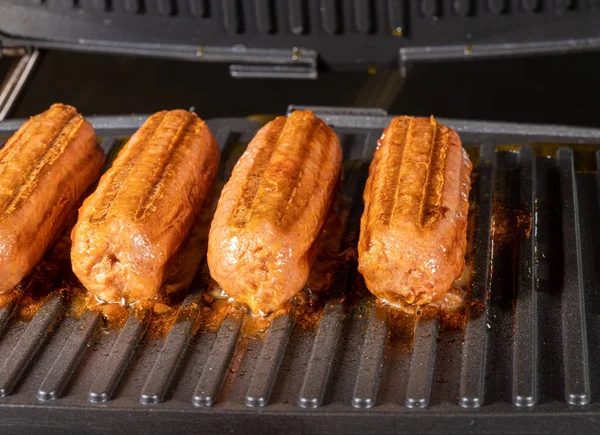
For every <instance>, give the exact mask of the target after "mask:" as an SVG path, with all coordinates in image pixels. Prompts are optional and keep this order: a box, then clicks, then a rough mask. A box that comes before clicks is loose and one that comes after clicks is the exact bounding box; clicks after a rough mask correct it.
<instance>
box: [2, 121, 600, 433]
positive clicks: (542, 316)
mask: <svg viewBox="0 0 600 435" xmlns="http://www.w3.org/2000/svg"><path fill="white" fill-rule="evenodd" d="M209 125H210V126H211V128H212V129H213V133H214V134H215V136H216V137H217V140H218V141H219V143H220V146H221V150H222V155H223V166H222V170H221V172H220V176H221V177H222V178H223V179H226V178H227V176H228V175H229V174H230V173H231V169H232V167H233V164H234V162H235V161H236V160H237V158H238V157H239V153H240V152H241V150H240V148H239V147H234V144H238V143H240V142H247V141H249V139H251V137H252V135H253V133H254V131H255V130H256V127H257V125H256V124H255V123H253V122H250V121H247V122H245V121H240V120H236V122H235V123H234V124H231V125H233V126H230V123H228V121H227V120H215V121H209ZM0 127H1V125H0ZM336 132H337V133H338V135H339V136H340V140H341V143H342V147H343V151H344V156H345V160H346V162H345V166H344V167H345V174H344V184H343V187H342V195H344V196H346V197H348V198H353V201H352V204H351V206H350V210H349V217H348V221H347V225H346V227H345V228H344V230H343V231H344V237H343V242H342V246H340V250H343V249H346V248H348V247H351V246H355V245H356V241H357V238H358V225H359V219H360V215H361V212H362V200H361V194H362V189H363V187H364V182H365V180H366V175H367V170H368V163H369V158H370V156H372V153H373V151H374V149H375V146H376V140H377V138H378V136H379V135H380V133H381V131H379V130H375V129H369V128H337V129H336ZM5 133H6V132H5V131H2V134H3V135H4V134H5ZM110 133H111V131H110V130H106V131H103V132H102V134H103V135H104V137H103V147H104V148H105V150H107V151H108V150H110V148H111V147H112V146H113V144H115V143H116V142H117V141H116V139H115V138H116V137H117V136H119V137H121V136H123V134H126V133H127V132H123V131H119V132H113V134H112V135H111V134H110ZM130 133H131V131H130V132H129V134H130ZM467 137H468V135H467ZM464 142H465V145H466V146H467V149H468V151H469V152H470V154H471V156H472V158H473V160H474V163H475V165H474V172H475V176H474V180H475V183H474V185H473V189H472V191H471V201H472V204H473V206H472V207H471V213H475V215H474V219H472V220H471V221H472V225H474V226H473V231H472V234H473V246H474V247H473V259H474V260H473V263H472V267H473V278H472V284H471V291H472V299H473V300H474V301H476V302H479V303H474V304H471V305H470V309H469V310H468V313H467V321H466V326H465V327H464V328H462V329H450V330H448V329H444V328H442V327H441V322H440V320H439V319H438V318H436V317H433V318H428V317H419V318H417V319H416V321H415V323H414V325H411V326H410V328H408V329H406V330H398V328H397V323H396V320H395V316H394V315H392V314H390V313H389V312H388V311H387V310H386V309H385V308H381V307H378V306H376V305H375V304H374V301H373V299H371V298H363V299H361V300H359V301H357V302H350V301H349V300H343V299H338V298H332V299H331V300H330V301H329V302H327V304H326V305H325V308H324V311H323V315H322V317H321V320H320V322H319V323H318V324H317V325H315V326H314V328H312V329H311V328H309V329H306V328H300V327H298V322H297V321H298V319H294V317H293V315H292V314H289V315H283V316H280V317H278V318H276V320H274V321H273V322H272V323H271V325H270V327H269V329H268V331H267V333H266V334H265V336H264V337H263V338H262V339H249V340H240V337H241V336H242V334H243V332H242V322H243V319H240V318H239V317H236V316H233V315H230V316H227V317H226V318H225V320H224V321H223V323H222V324H221V326H220V328H219V329H218V331H216V332H214V333H197V334H195V333H194V331H195V325H197V323H198V321H199V320H201V319H202V316H203V311H202V303H201V302H202V292H203V290H204V288H203V287H202V284H201V283H195V284H193V285H192V288H191V290H190V293H189V294H188V296H187V297H186V299H185V300H184V302H183V305H184V306H194V307H197V309H195V310H182V311H181V312H180V314H179V315H178V316H177V318H176V321H175V323H174V325H173V326H172V329H171V330H170V332H169V334H168V335H167V336H166V337H165V338H164V339H146V338H145V336H144V334H145V331H146V328H147V326H148V323H149V322H150V321H151V319H150V317H151V316H150V313H149V312H148V313H141V314H140V313H139V312H138V315H137V316H133V315H132V316H131V317H130V318H129V319H128V320H127V321H126V322H125V324H124V326H122V327H121V328H118V329H113V330H110V329H106V328H103V327H102V328H101V327H99V325H101V323H102V321H101V319H100V316H99V315H98V314H97V313H95V312H92V311H88V312H85V313H84V314H83V316H81V317H80V318H78V319H75V318H72V317H70V316H69V315H61V313H64V312H65V310H66V309H67V308H68V307H66V304H67V302H66V301H67V299H66V298H65V297H64V295H63V294H60V293H57V294H54V295H53V296H51V297H50V298H48V299H47V300H46V301H45V302H44V304H43V305H42V306H41V308H40V309H39V310H38V311H37V313H36V314H35V315H34V316H33V318H32V319H31V320H30V321H27V322H25V321H22V320H18V319H17V318H13V317H11V316H10V314H11V312H12V311H13V309H14V306H11V305H8V306H4V307H3V308H2V309H0V327H1V328H2V332H1V336H0V396H3V397H2V398H1V399H0V416H3V417H7V418H8V417H11V418H8V419H7V418H3V419H1V420H0V426H2V425H5V426H7V427H11V428H17V427H18V428H21V429H22V430H25V429H26V428H27V427H31V425H33V426H34V427H41V426H35V425H42V424H52V425H54V427H57V428H58V427H70V428H72V429H73V428H76V427H79V428H81V427H86V428H88V429H93V428H96V429H98V430H100V429H101V428H109V427H110V428H113V429H118V428H125V427H129V426H128V425H135V427H134V429H132V430H140V431H141V430H143V429H144V428H147V429H157V430H166V429H168V428H173V427H178V428H182V429H185V428H188V429H189V428H196V429H198V428H200V427H203V428H205V429H203V430H206V431H208V432H210V431H211V430H215V431H218V430H223V429H224V428H230V429H231V430H250V429H252V428H255V429H257V430H260V429H261V428H262V430H264V431H268V430H270V429H271V430H277V429H278V430H282V428H283V427H284V425H285V427H286V428H296V429H299V430H300V429H301V428H304V429H307V428H321V429H329V430H336V429H337V430H343V429H346V430H351V429H352V428H354V429H355V430H357V428H364V429H365V430H367V431H368V430H372V431H375V430H377V429H381V430H382V431H384V430H393V428H394V427H399V426H397V425H403V426H402V427H403V428H406V430H411V428H413V429H415V428H418V427H420V428H423V429H427V428H429V429H433V430H435V429H436V428H437V429H438V430H442V429H443V428H446V429H448V427H450V426H438V425H440V424H451V427H450V429H452V430H456V431H459V432H464V431H468V430H475V431H479V430H482V429H484V428H485V429H489V430H498V431H502V430H509V428H511V427H517V426H516V425H520V426H519V427H521V428H525V429H526V428H528V427H530V426H528V425H529V424H532V423H531V422H533V421H534V420H535V419H537V418H539V420H535V421H541V419H542V418H543V419H545V420H544V421H546V422H549V423H548V424H552V425H553V426H552V427H551V428H550V429H551V430H556V431H562V430H569V428H572V427H573V426H571V425H572V424H574V422H575V421H576V420H577V419H581V421H585V422H586V424H587V426H584V427H587V428H592V427H595V426H593V425H595V424H596V423H593V421H595V420H592V418H593V416H594V415H597V414H598V412H599V411H600V406H599V405H598V399H599V398H600V394H599V393H600V391H599V388H600V374H599V371H598V370H599V368H600V365H599V364H600V363H599V361H600V358H599V357H600V354H599V352H600V350H599V349H600V343H599V342H598V340H599V338H598V337H600V334H599V333H598V332H599V331H600V322H599V321H598V316H597V314H596V311H597V309H596V306H597V304H598V303H599V298H600V291H599V290H598V286H597V283H598V280H597V273H598V272H596V270H600V265H599V264H598V262H599V261H600V260H598V258H600V257H599V256H598V246H600V244H599V243H600V230H599V229H598V226H597V225H596V222H598V219H599V216H600V213H599V208H598V204H599V201H598V183H599V181H600V174H597V173H593V172H583V171H579V170H576V166H577V165H578V161H579V160H578V159H579V158H580V157H577V158H575V154H574V152H573V150H572V149H571V148H570V147H568V146H564V147H560V148H558V149H556V148H557V147H554V148H553V149H554V150H555V151H552V153H551V154H552V155H553V156H550V157H548V156H546V155H543V156H542V155H540V154H539V150H540V148H539V147H538V146H530V145H527V144H524V145H521V146H518V147H513V148H506V147H500V148H496V147H495V146H494V145H492V144H486V143H485V140H484V144H483V145H477V146H473V145H470V144H469V141H468V140H465V141H464ZM495 142H497V138H496V139H495ZM581 147H582V146H579V148H576V150H578V153H579V152H580V151H581ZM590 155H591V154H590ZM597 158H598V159H600V154H598V155H597ZM506 210H511V211H517V212H518V215H519V216H530V217H531V227H530V229H529V231H517V232H514V231H511V230H509V232H508V233H506V234H508V236H507V237H508V239H509V240H508V241H506V240H504V241H501V239H500V238H499V235H498V234H499V231H500V228H502V225H503V222H513V221H511V218H510V217H506V216H508V214H507V213H506ZM333 285H334V286H335V288H336V289H337V290H338V291H339V292H344V291H347V290H348V289H351V288H354V289H356V287H357V286H363V285H364V284H363V283H362V280H361V279H360V278H359V276H358V274H357V272H356V264H355V263H354V262H353V261H350V262H349V263H346V264H345V265H344V266H343V267H341V268H340V269H339V270H337V272H336V276H335V279H334V284H333ZM350 299H351V298H350ZM407 337H408V338H407ZM364 408H370V409H368V410H365V409H364ZM414 408H424V409H421V410H416V409H414ZM522 408H530V409H529V410H528V411H524V410H523V409H522ZM20 416H22V417H20ZM25 416H29V417H27V418H28V419H30V420H28V422H24V419H26V417H25ZM34 416H40V417H38V418H34ZM32 418H34V419H33V420H31V419H32ZM103 419H109V420H111V421H112V420H114V421H113V422H108V423H106V426H96V425H99V424H101V423H102V421H103ZM577 421H579V420H577ZM278 422H279V423H278ZM425 422H427V424H429V426H427V427H424V426H423V424H424V423H425ZM444 422H445V423H444ZM469 422H473V424H472V425H470V424H469ZM28 425H29V426H28ZM186 425H187V426H186ZM203 425H206V426H203ZM360 425H366V426H360ZM486 425H487V426H486ZM490 425H492V426H490ZM494 425H495V426H494ZM511 425H512V426H511ZM590 425H592V426H590Z"/></svg>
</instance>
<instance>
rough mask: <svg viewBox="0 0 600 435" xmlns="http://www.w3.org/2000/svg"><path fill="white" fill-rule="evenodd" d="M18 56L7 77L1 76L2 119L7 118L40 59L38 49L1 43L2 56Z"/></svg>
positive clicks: (0, 103) (0, 108) (0, 106)
mask: <svg viewBox="0 0 600 435" xmlns="http://www.w3.org/2000/svg"><path fill="white" fill-rule="evenodd" d="M5 56H6V57H18V58H19V59H18V60H17V61H16V63H15V64H14V66H13V67H12V68H11V69H10V70H9V72H8V74H7V75H6V77H4V78H2V77H0V80H2V81H1V82H0V121H2V120H3V119H5V118H6V116H7V115H8V113H9V112H10V110H11V109H12V107H13V106H14V104H15V102H16V100H17V97H18V96H19V94H20V93H21V90H22V89H23V87H24V86H25V83H26V82H27V80H28V79H29V77H30V76H31V73H32V71H33V69H34V67H35V65H36V63H37V61H38V59H39V56H40V53H39V51H38V50H35V49H34V50H32V49H30V48H29V47H2V46H1V45H0V58H2V57H5Z"/></svg>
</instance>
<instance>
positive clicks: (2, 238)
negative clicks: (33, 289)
mask: <svg viewBox="0 0 600 435" xmlns="http://www.w3.org/2000/svg"><path fill="white" fill-rule="evenodd" d="M103 163H104V152H103V151H102V148H100V147H99V146H98V145H97V144H96V134H95V133H94V129H93V128H92V126H91V125H90V123H89V122H87V121H86V120H85V119H83V117H82V116H81V115H80V114H79V113H77V110H76V109H75V108H74V107H71V106H65V105H63V104H54V105H53V106H52V107H50V109H48V110H47V111H45V112H44V113H42V114H40V115H37V116H34V117H32V118H31V119H29V121H27V122H26V123H25V124H23V126H22V127H21V128H20V129H19V130H18V131H17V132H16V133H15V134H14V135H13V136H12V137H11V138H10V139H9V140H8V142H7V143H6V145H4V147H3V148H2V149H1V150H0V293H4V292H6V291H9V290H10V289H12V288H13V287H14V286H15V285H17V284H18V283H19V282H20V281H21V280H22V279H23V278H24V277H25V276H26V275H27V274H28V273H29V272H30V271H31V270H32V269H33V267H34V266H35V265H36V264H37V263H38V262H39V261H40V260H41V259H42V257H43V255H44V253H45V252H46V250H47V249H48V248H49V247H50V245H51V244H52V242H53V241H54V240H55V238H56V236H57V235H58V234H59V233H60V231H61V230H62V229H63V226H64V223H65V220H66V219H67V218H68V217H69V214H70V212H72V211H74V208H75V207H76V206H77V204H78V202H79V199H80V197H81V196H82V195H83V194H84V193H85V191H86V190H87V189H88V188H89V187H90V185H91V184H92V183H93V182H94V181H96V180H97V179H98V177H99V176H100V171H101V170H102V165H103Z"/></svg>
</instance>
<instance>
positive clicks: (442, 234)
mask: <svg viewBox="0 0 600 435" xmlns="http://www.w3.org/2000/svg"><path fill="white" fill-rule="evenodd" d="M470 174H471V162H470V161H469V157H468V156H467V153H466V152H465V151H464V149H463V148H462V145H461V142H460V138H459V137H458V134H457V133H456V132H455V131H453V130H451V129H450V128H448V127H446V126H444V125H442V124H440V123H438V122H436V121H435V119H434V118H433V117H431V118H430V119H429V118H411V117H407V116H403V117H399V118H395V119H393V120H392V121H391V122H390V125H389V126H388V127H387V128H386V130H385V131H384V133H383V136H381V139H380V140H379V142H378V147H377V151H376V152H375V156H374V159H373V162H372V163H371V166H370V168H369V178H368V180H367V184H366V187H365V191H364V201H365V210H364V213H363V215H362V219H361V226H360V240H359V244H358V253H359V267H358V270H359V271H360V273H361V274H362V275H363V276H364V278H365V282H366V285H367V287H368V288H369V290H370V291H371V292H372V293H373V294H375V295H376V296H377V297H379V298H381V299H384V300H386V301H388V302H390V303H393V304H399V305H406V304H417V305H423V304H427V303H430V302H435V301H439V300H440V299H442V298H443V297H444V295H445V294H446V292H447V291H448V289H449V288H450V286H451V285H452V282H453V281H454V280H455V279H457V278H458V277H459V276H460V274H461V272H462V270H463V268H464V265H465V250H466V244H467V236H466V231H467V213H468V209H469V200H468V195H469V189H470V185H471V182H470Z"/></svg>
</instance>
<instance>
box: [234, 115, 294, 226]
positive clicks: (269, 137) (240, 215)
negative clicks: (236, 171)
mask: <svg viewBox="0 0 600 435" xmlns="http://www.w3.org/2000/svg"><path fill="white" fill-rule="evenodd" d="M286 121H287V119H286V118H285V117H283V116H281V117H279V118H277V119H275V120H273V122H272V124H271V125H272V127H271V128H270V129H269V130H268V131H267V132H266V133H265V135H264V139H263V141H262V146H259V145H257V144H258V142H257V140H260V139H259V138H256V137H255V138H254V139H253V140H252V142H250V144H249V147H253V148H257V152H256V157H255V158H254V163H253V164H252V166H251V167H250V170H249V171H248V174H247V176H246V178H245V180H244V181H245V182H244V186H243V187H242V188H241V194H240V196H239V200H238V201H237V203H236V205H235V211H234V212H233V214H232V220H233V224H234V225H235V226H236V227H237V228H243V227H244V226H245V225H246V224H247V223H248V221H249V220H250V216H251V215H252V204H253V203H254V200H255V199H256V195H257V194H258V189H259V187H260V185H261V181H262V174H263V173H264V172H265V169H266V167H267V166H268V164H269V162H270V161H271V158H272V157H273V153H274V152H275V149H276V148H277V145H278V143H279V138H280V137H281V132H282V131H283V127H284V126H285V123H286Z"/></svg>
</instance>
